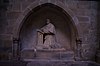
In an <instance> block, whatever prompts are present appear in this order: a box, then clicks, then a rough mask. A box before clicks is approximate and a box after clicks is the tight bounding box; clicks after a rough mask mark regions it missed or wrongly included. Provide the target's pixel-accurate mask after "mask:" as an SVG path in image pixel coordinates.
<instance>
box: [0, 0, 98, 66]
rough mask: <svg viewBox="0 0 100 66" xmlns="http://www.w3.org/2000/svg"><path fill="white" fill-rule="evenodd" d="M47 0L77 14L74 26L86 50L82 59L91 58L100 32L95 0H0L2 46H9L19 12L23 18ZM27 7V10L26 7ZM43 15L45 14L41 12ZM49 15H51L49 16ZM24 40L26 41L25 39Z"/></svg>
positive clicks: (0, 41) (0, 36) (0, 39)
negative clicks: (76, 21) (76, 23)
mask: <svg viewBox="0 0 100 66" xmlns="http://www.w3.org/2000/svg"><path fill="white" fill-rule="evenodd" d="M47 1H51V2H49V3H55V4H56V5H57V6H61V7H62V9H64V8H65V9H66V8H68V9H69V10H70V11H71V13H73V14H74V15H75V16H78V17H77V19H78V22H79V24H78V25H77V26H76V25H75V26H76V27H77V31H78V34H79V37H82V43H83V44H86V45H85V46H83V50H84V51H86V52H84V54H86V55H84V59H87V58H89V59H91V58H93V57H95V54H94V53H95V51H94V50H95V49H96V46H97V45H96V44H97V43H98V45H99V36H100V35H99V32H100V30H99V26H100V25H99V22H100V19H99V10H100V8H99V3H98V2H96V1H80V0H78V1H75V0H71V1H70V0H1V1H0V34H1V35H0V43H1V44H2V46H8V47H10V46H9V45H10V44H11V42H10V41H11V40H12V38H11V36H12V35H13V33H15V31H13V28H15V27H16V25H17V24H19V21H16V20H17V18H18V17H20V15H21V14H23V16H22V17H20V18H23V19H25V18H26V15H27V14H28V12H30V11H31V10H32V9H33V8H34V7H35V6H37V5H40V4H44V3H47ZM39 3H40V4H39ZM29 6H30V7H29ZM27 7H28V9H29V10H28V9H27ZM97 7H98V8H97ZM25 9H27V10H28V11H27V13H26V12H25V13H23V11H24V10H25ZM66 10H67V9H66ZM44 11H45V10H44ZM48 11H49V10H48ZM51 11H53V10H51ZM66 13H67V12H66ZM34 14H35V13H34ZM68 14H69V13H68ZM43 15H45V14H43ZM43 15H42V17H43ZM49 15H50V14H49ZM58 16H59V15H58ZM67 16H70V17H69V18H71V19H72V16H71V15H70V14H69V15H67ZM24 17H25V18H24ZM27 17H28V16H27ZM50 17H52V16H50ZM40 18H41V17H40ZM52 18H53V19H54V20H57V19H55V17H52ZM63 18H65V19H66V20H67V18H66V17H63ZM32 19H33V18H32ZM58 19H59V18H58ZM30 21H31V20H30ZM30 21H29V22H30ZM59 21H60V22H62V21H63V20H59ZM68 21H69V20H68ZM68 21H66V22H68ZM15 22H16V23H15ZM29 22H28V23H29ZM60 22H59V23H60ZM97 22H98V23H97ZM32 23H33V22H32ZM73 23H74V22H73ZM19 25H20V24H19ZM60 25H64V24H62V23H60ZM67 26H68V25H67ZM20 27H21V26H20ZM28 27H29V26H28ZM28 27H27V28H28ZM64 27H65V26H64ZM97 28H98V29H97ZM19 30H20V29H19ZM66 30H67V29H66ZM28 31H29V33H28V34H30V30H28ZM7 34H10V35H7ZM66 34H67V33H66ZM97 34H98V35H97ZM24 36H26V35H24ZM58 36H59V35H58ZM97 37H98V42H97V41H96V39H97ZM72 38H73V37H72ZM58 39H59V38H58ZM61 40H63V39H61ZM25 41H27V39H26V40H25ZM87 45H88V46H87ZM32 46H33V45H32ZM91 46H94V47H91ZM90 47H91V48H90ZM93 49H94V50H93ZM76 65H77V64H76Z"/></svg>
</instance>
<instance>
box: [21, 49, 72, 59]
mask: <svg viewBox="0 0 100 66" xmlns="http://www.w3.org/2000/svg"><path fill="white" fill-rule="evenodd" d="M21 58H22V59H47V60H74V52H73V51H66V50H65V49H64V48H62V49H37V50H36V51H35V52H34V50H32V49H31V50H24V51H23V52H22V54H21Z"/></svg>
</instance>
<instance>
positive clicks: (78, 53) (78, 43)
mask: <svg viewBox="0 0 100 66" xmlns="http://www.w3.org/2000/svg"><path fill="white" fill-rule="evenodd" d="M81 48H82V40H81V39H76V57H75V60H82V55H81V51H82V49H81Z"/></svg>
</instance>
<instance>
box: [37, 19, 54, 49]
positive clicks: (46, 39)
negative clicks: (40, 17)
mask: <svg viewBox="0 0 100 66" xmlns="http://www.w3.org/2000/svg"><path fill="white" fill-rule="evenodd" d="M46 23H47V24H46V25H45V26H43V27H42V28H41V29H37V34H38V35H37V36H38V38H37V48H39V49H50V48H53V46H54V45H55V40H56V39H55V26H54V25H53V24H52V23H51V22H50V19H47V22H46Z"/></svg>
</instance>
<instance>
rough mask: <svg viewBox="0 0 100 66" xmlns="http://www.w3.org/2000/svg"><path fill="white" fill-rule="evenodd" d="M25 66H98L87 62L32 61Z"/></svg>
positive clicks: (99, 65) (98, 65)
mask: <svg viewBox="0 0 100 66" xmlns="http://www.w3.org/2000/svg"><path fill="white" fill-rule="evenodd" d="M27 66H100V64H97V63H95V62H91V61H89V62H87V61H53V60H52V61H51V60H50V61H32V62H29V63H28V64H27Z"/></svg>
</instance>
